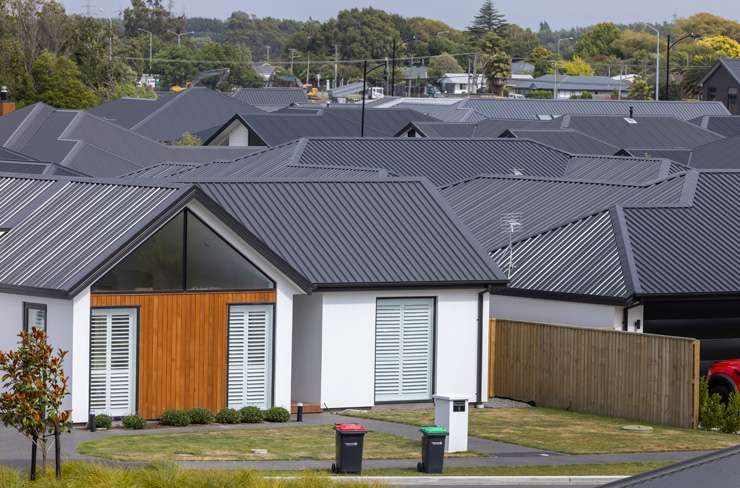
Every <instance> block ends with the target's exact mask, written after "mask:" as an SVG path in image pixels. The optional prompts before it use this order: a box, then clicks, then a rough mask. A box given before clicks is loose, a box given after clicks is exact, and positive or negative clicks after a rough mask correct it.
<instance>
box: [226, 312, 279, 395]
mask: <svg viewBox="0 0 740 488" xmlns="http://www.w3.org/2000/svg"><path fill="white" fill-rule="evenodd" d="M272 316H273V314H272V306H271V305H232V306H231V307H230V308H229V355H228V356H229V367H228V387H229V391H228V403H229V407H231V408H241V407H245V406H255V407H259V408H268V407H269V406H270V403H271V396H272V327H273V324H272V321H273V320H272Z"/></svg>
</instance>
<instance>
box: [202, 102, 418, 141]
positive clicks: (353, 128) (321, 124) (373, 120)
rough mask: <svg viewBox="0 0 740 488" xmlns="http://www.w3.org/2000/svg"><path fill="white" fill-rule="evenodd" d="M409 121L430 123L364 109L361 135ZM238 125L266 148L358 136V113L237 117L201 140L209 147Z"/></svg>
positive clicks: (385, 133)
mask: <svg viewBox="0 0 740 488" xmlns="http://www.w3.org/2000/svg"><path fill="white" fill-rule="evenodd" d="M412 120H431V118H430V117H428V116H425V115H421V114H419V113H416V112H414V111H411V110H406V109H384V110H378V109H367V110H365V135H366V136H368V137H389V136H395V135H396V134H397V133H398V132H399V131H400V130H401V128H403V127H405V126H406V125H407V124H408V123H409V122H410V121H412ZM236 121H238V122H240V123H241V124H243V125H244V126H245V127H247V128H248V129H249V130H250V131H251V132H253V133H254V134H255V135H256V136H257V137H259V139H260V140H262V141H263V142H264V143H265V144H266V145H267V146H277V145H279V144H283V143H286V142H289V141H293V140H296V139H300V138H301V137H358V136H359V135H360V133H361V124H362V119H361V111H360V109H359V108H357V107H350V108H334V109H324V110H319V111H317V112H314V113H305V112H304V111H292V110H288V111H281V112H272V113H269V114H267V113H263V114H260V115H255V114H246V115H245V114H237V115H236V116H234V117H233V118H232V119H230V120H229V121H227V122H226V123H225V124H224V125H223V126H222V127H221V128H219V129H218V130H217V131H215V132H214V133H213V134H212V135H211V137H209V138H208V139H206V140H205V141H204V144H210V143H211V142H213V141H214V140H215V139H216V138H217V137H218V136H219V135H221V133H223V132H224V131H225V130H227V129H229V128H230V127H231V126H232V124H233V123H234V122H236Z"/></svg>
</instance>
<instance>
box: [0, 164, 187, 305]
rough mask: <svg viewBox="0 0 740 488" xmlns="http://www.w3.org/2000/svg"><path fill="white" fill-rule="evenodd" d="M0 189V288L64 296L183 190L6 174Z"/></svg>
mask: <svg viewBox="0 0 740 488" xmlns="http://www.w3.org/2000/svg"><path fill="white" fill-rule="evenodd" d="M0 187H2V188H3V191H2V192H0V195H2V197H1V198H0V200H1V201H2V203H0V219H1V220H2V227H4V228H5V229H6V232H5V233H3V234H2V236H0V288H8V289H20V290H35V291H46V292H59V293H62V294H64V293H68V292H70V291H71V290H72V289H74V288H75V287H76V286H78V285H79V283H80V282H81V281H82V280H84V279H85V278H86V277H87V276H88V274H89V273H91V272H92V271H93V270H94V269H95V268H97V267H99V266H100V265H101V264H102V263H104V262H105V261H106V260H107V259H108V258H110V257H111V255H112V254H114V253H115V252H117V251H118V249H119V248H120V247H121V246H123V245H124V243H125V242H127V241H128V240H130V239H131V237H132V236H133V235H135V234H136V233H138V232H139V231H141V230H143V229H144V228H145V227H146V226H147V225H148V224H149V223H151V222H152V221H153V220H154V219H156V218H157V217H159V216H160V215H161V214H162V212H163V211H164V210H165V209H166V208H167V207H168V206H170V205H172V204H173V203H174V202H175V201H176V199H177V198H178V197H179V196H181V195H182V194H183V193H184V192H185V191H186V188H185V187H182V188H178V187H177V186H172V185H170V186H149V185H131V184H123V183H117V184H116V183H109V182H102V181H99V180H96V181H93V180H89V179H70V178H31V177H19V176H9V175H0ZM19 196H22V199H21V200H19V199H18V197H19Z"/></svg>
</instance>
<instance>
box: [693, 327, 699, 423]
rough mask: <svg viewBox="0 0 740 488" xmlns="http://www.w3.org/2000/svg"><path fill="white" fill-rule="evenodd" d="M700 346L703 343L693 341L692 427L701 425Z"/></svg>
mask: <svg viewBox="0 0 740 488" xmlns="http://www.w3.org/2000/svg"><path fill="white" fill-rule="evenodd" d="M700 348H701V344H700V342H699V341H694V342H692V343H691V352H692V353H693V354H692V355H693V357H694V369H693V374H692V375H691V376H692V377H691V401H692V403H691V407H692V410H691V428H692V429H696V428H698V427H699V365H700V364H701V363H700V352H701V351H700Z"/></svg>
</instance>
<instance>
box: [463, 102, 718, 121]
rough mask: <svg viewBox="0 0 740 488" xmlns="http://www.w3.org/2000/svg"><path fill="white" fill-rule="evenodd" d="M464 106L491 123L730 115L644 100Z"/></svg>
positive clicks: (697, 105)
mask: <svg viewBox="0 0 740 488" xmlns="http://www.w3.org/2000/svg"><path fill="white" fill-rule="evenodd" d="M463 106H464V107H467V108H471V109H473V110H475V111H476V112H477V113H478V114H480V115H481V116H484V117H486V118H491V119H537V118H539V116H541V115H547V116H561V115H567V114H590V115H620V116H623V117H628V116H629V110H630V107H633V108H634V115H635V116H636V117H643V116H648V115H667V116H673V117H676V118H678V119H682V120H691V119H694V118H696V117H700V116H702V115H729V114H730V112H728V111H727V108H725V106H724V105H723V104H722V103H721V102H681V101H661V102H655V101H644V100H535V99H527V100H517V99H486V98H470V99H468V100H466V101H464V102H463Z"/></svg>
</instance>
